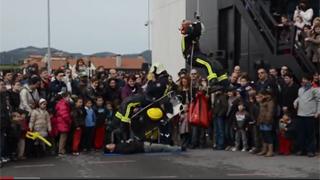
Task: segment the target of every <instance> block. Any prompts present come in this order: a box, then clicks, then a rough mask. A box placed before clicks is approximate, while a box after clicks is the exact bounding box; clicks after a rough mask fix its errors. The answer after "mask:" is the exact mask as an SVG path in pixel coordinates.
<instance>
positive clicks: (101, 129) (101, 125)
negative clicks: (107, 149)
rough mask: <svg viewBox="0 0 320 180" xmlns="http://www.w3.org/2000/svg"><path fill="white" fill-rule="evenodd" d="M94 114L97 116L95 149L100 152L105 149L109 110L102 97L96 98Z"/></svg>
mask: <svg viewBox="0 0 320 180" xmlns="http://www.w3.org/2000/svg"><path fill="white" fill-rule="evenodd" d="M94 112H95V116H96V125H95V126H96V127H95V136H94V148H95V149H96V150H99V149H101V148H102V147H103V144H104V142H105V141H104V138H105V130H106V124H107V117H108V114H109V112H108V110H107V108H106V106H105V105H104V100H103V97H102V96H98V97H97V98H96V103H95V107H94Z"/></svg>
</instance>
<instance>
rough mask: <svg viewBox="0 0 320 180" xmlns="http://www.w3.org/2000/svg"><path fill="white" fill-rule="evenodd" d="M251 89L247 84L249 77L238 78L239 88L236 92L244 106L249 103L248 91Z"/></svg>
mask: <svg viewBox="0 0 320 180" xmlns="http://www.w3.org/2000/svg"><path fill="white" fill-rule="evenodd" d="M251 89H252V87H251V86H250V84H249V77H248V76H241V77H240V87H239V88H238V91H239V93H240V96H241V99H242V101H243V102H244V105H246V106H247V105H248V103H249V91H250V90H251Z"/></svg>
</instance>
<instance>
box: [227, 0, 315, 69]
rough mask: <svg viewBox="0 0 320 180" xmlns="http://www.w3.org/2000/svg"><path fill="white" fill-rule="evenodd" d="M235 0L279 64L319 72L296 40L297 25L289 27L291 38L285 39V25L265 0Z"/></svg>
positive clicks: (241, 12)
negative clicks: (279, 20)
mask: <svg viewBox="0 0 320 180" xmlns="http://www.w3.org/2000/svg"><path fill="white" fill-rule="evenodd" d="M233 2H234V5H235V7H236V8H237V10H238V12H239V13H240V14H241V16H242V18H243V19H244V20H245V21H246V23H247V24H248V26H249V28H250V30H251V32H252V33H253V35H254V36H255V38H256V39H257V40H258V41H259V42H261V44H262V46H264V47H263V48H264V49H266V50H267V51H268V53H270V54H272V55H273V56H274V59H277V62H276V63H277V64H282V65H288V66H289V67H290V68H291V69H293V70H294V71H300V72H301V73H310V72H317V71H318V72H319V69H318V68H317V67H316V66H315V64H313V63H312V61H311V59H308V58H307V57H306V55H305V52H304V49H303V48H302V47H301V46H300V45H299V43H297V41H296V40H295V36H296V28H295V27H291V26H290V27H289V26H288V27H287V28H288V29H287V31H288V32H289V33H290V36H289V39H287V40H286V41H283V40H281V38H280V33H281V31H283V27H280V26H278V23H277V22H276V20H275V18H274V17H273V16H272V15H271V13H270V11H269V8H268V7H267V5H266V4H264V2H263V1H261V0H234V1H233ZM282 59H283V61H282ZM279 61H282V63H279ZM301 73H300V74H301Z"/></svg>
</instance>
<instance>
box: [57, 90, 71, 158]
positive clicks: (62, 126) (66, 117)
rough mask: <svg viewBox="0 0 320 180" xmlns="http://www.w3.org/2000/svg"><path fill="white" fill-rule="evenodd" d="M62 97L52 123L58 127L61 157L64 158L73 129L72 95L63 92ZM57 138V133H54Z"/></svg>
mask: <svg viewBox="0 0 320 180" xmlns="http://www.w3.org/2000/svg"><path fill="white" fill-rule="evenodd" d="M59 96H61V97H60V98H58V99H59V101H58V102H57V104H56V105H55V115H54V118H53V119H52V123H53V124H55V125H56V127H55V128H53V129H56V130H54V131H57V133H58V134H59V150H58V154H59V156H63V155H65V153H66V145H67V138H68V133H69V132H70V129H71V123H72V118H71V108H70V94H69V93H68V92H61V93H60V94H59ZM53 134H54V135H53V136H55V134H56V132H54V133H53Z"/></svg>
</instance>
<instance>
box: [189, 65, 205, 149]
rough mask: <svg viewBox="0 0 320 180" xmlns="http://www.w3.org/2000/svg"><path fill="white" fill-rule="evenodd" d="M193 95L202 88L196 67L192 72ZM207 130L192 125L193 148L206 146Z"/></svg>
mask: <svg viewBox="0 0 320 180" xmlns="http://www.w3.org/2000/svg"><path fill="white" fill-rule="evenodd" d="M190 78H191V82H190V83H191V87H192V97H195V95H196V93H197V91H198V90H199V89H200V78H201V77H200V75H199V73H198V71H197V70H196V69H192V70H191V72H190ZM204 138H205V131H204V129H203V128H202V127H199V126H193V125H191V148H192V149H194V148H196V147H199V146H201V147H204V143H205V141H204Z"/></svg>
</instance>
